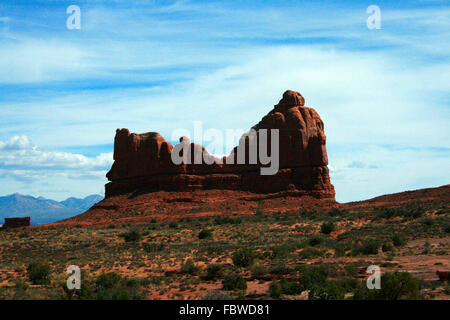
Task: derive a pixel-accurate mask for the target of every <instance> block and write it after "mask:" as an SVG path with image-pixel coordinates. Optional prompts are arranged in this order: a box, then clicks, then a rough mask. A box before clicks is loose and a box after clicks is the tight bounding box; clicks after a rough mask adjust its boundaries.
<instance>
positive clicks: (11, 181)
mask: <svg viewBox="0 0 450 320" xmlns="http://www.w3.org/2000/svg"><path fill="white" fill-rule="evenodd" d="M111 165H112V153H105V154H100V155H98V156H96V157H86V156H83V155H81V154H73V153H69V152H51V151H43V150H41V149H40V148H38V147H37V146H36V145H33V144H32V143H31V141H30V140H29V139H28V137H27V136H14V137H12V138H11V139H10V140H9V141H0V177H1V178H2V184H3V185H4V186H5V185H8V187H11V186H15V187H16V188H17V189H16V190H15V191H21V192H23V193H26V192H25V191H24V190H28V189H29V188H30V187H31V186H33V189H32V190H30V191H32V192H30V191H28V192H27V193H35V192H36V190H39V189H42V187H43V186H48V184H49V183H51V182H52V185H53V190H52V191H48V190H47V191H45V192H44V193H43V194H39V193H37V194H36V195H46V196H49V197H52V196H53V197H56V198H60V199H62V198H64V197H65V195H67V192H65V193H64V194H59V192H58V190H60V189H62V186H66V187H69V188H74V189H73V190H71V192H69V194H77V195H80V196H82V195H86V193H87V192H88V193H89V192H90V193H99V190H100V189H102V187H101V186H102V185H103V184H104V183H105V182H106V179H105V174H106V171H107V170H109V168H110V167H111ZM80 185H82V187H81V188H80ZM75 186H76V187H75ZM8 189H9V188H8ZM4 191H6V190H4Z"/></svg>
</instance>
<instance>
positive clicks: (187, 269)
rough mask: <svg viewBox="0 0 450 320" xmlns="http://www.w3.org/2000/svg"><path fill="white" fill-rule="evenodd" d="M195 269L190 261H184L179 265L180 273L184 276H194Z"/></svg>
mask: <svg viewBox="0 0 450 320" xmlns="http://www.w3.org/2000/svg"><path fill="white" fill-rule="evenodd" d="M196 270H197V268H196V267H195V264H194V261H193V260H192V259H188V260H186V262H184V263H183V264H182V265H181V268H180V272H181V273H184V274H194V273H195V271H196Z"/></svg>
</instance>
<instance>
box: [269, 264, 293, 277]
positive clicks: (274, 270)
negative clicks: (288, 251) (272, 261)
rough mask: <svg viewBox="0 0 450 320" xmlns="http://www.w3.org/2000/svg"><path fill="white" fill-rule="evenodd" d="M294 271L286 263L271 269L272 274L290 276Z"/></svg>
mask: <svg viewBox="0 0 450 320" xmlns="http://www.w3.org/2000/svg"><path fill="white" fill-rule="evenodd" d="M291 271H292V269H291V268H290V267H289V266H287V265H286V264H284V263H277V264H276V265H273V266H272V267H271V268H270V273H271V274H289V273H291Z"/></svg>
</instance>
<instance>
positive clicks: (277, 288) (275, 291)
mask: <svg viewBox="0 0 450 320" xmlns="http://www.w3.org/2000/svg"><path fill="white" fill-rule="evenodd" d="M282 293H283V292H282V290H281V285H280V283H278V282H276V281H274V282H272V283H271V284H270V286H269V295H270V297H271V298H274V299H279V298H280V297H281V294H282Z"/></svg>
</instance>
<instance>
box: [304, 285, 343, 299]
mask: <svg viewBox="0 0 450 320" xmlns="http://www.w3.org/2000/svg"><path fill="white" fill-rule="evenodd" d="M345 291H346V290H345V289H344V288H343V287H341V286H339V285H338V284H336V283H327V284H325V285H323V286H313V287H312V288H311V289H310V291H309V294H308V299H309V300H343V299H344V296H345V293H346V292H345Z"/></svg>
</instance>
